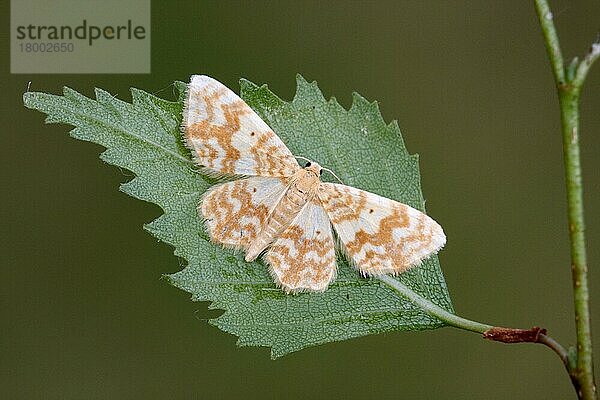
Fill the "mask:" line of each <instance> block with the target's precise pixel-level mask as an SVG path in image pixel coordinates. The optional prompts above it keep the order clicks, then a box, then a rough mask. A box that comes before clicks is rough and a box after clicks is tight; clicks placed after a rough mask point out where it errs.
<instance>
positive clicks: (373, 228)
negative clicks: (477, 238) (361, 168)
mask: <svg viewBox="0 0 600 400" xmlns="http://www.w3.org/2000/svg"><path fill="white" fill-rule="evenodd" d="M318 193H319V198H320V200H321V204H322V205H323V208H324V209H325V211H326V212H327V215H328V216H329V218H330V219H331V223H332V224H333V227H334V228H335V231H336V232H337V235H338V238H339V240H340V241H341V243H342V245H343V249H344V250H345V251H346V253H347V255H348V256H349V259H350V261H351V262H352V263H353V264H354V265H355V266H356V267H357V268H358V270H359V271H360V272H361V273H363V274H365V275H381V274H399V273H402V272H404V271H406V270H407V269H409V268H410V267H412V266H415V265H418V264H420V263H421V261H422V260H424V259H425V258H427V257H428V256H430V255H431V254H434V253H437V251H438V250H440V249H441V248H442V247H443V246H444V244H445V243H446V236H445V235H444V231H443V230H442V227H441V226H440V225H439V224H438V223H437V222H435V221H434V220H433V219H432V218H430V217H428V216H427V215H425V214H424V213H422V212H420V211H418V210H416V209H414V208H412V207H409V206H407V205H406V204H402V203H399V202H397V201H394V200H390V199H388V198H385V197H382V196H378V195H376V194H373V193H370V192H367V191H364V190H360V189H356V188H353V187H350V186H345V185H340V184H335V183H322V184H321V186H320V187H319V192H318Z"/></svg>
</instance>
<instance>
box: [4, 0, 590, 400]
mask: <svg viewBox="0 0 600 400" xmlns="http://www.w3.org/2000/svg"><path fill="white" fill-rule="evenodd" d="M551 6H552V8H553V11H554V16H555V20H556V24H557V28H558V30H559V34H560V38H561V40H562V45H563V49H564V52H565V53H566V55H568V56H569V58H570V57H572V56H574V55H581V54H583V53H584V52H585V51H586V50H587V48H588V46H589V45H590V43H591V41H592V40H594V38H595V37H596V34H597V31H598V28H599V27H600V2H598V1H592V0H590V1H552V2H551ZM1 7H2V8H1V10H2V18H3V22H4V28H3V31H4V35H2V36H1V37H0V40H1V41H2V46H0V51H1V52H2V71H1V73H2V76H1V78H0V81H1V82H2V94H1V96H0V100H1V102H2V108H1V109H2V114H3V118H2V123H3V124H4V125H5V128H4V129H3V133H2V145H1V147H0V149H1V150H0V151H1V158H0V160H1V161H0V162H1V166H2V168H1V171H2V173H1V179H2V185H1V187H2V189H1V196H2V203H1V207H0V212H1V218H2V219H1V223H2V230H1V232H2V238H1V241H0V246H1V247H2V266H1V268H0V279H1V282H2V289H1V292H0V312H1V320H2V327H1V333H0V335H1V336H0V338H1V342H0V347H1V355H0V365H1V376H0V391H1V392H0V393H2V394H4V396H3V397H4V398H11V399H12V398H15V399H41V398H44V399H46V398H48V399H58V398H61V399H62V398H64V399H82V398H90V399H92V398H128V399H129V398H131V399H133V398H182V399H183V398H233V397H240V398H241V397H243V398H282V397H286V398H325V397H327V398H371V397H373V398H424V399H435V398H449V399H479V398H489V399H505V398H508V397H510V398H536V399H537V398H539V399H564V398H574V393H573V391H572V388H571V386H570V383H569V380H568V378H567V375H566V373H565V372H564V371H563V366H562V365H561V363H560V362H559V360H558V358H557V357H556V355H555V354H554V353H552V352H551V351H549V350H548V349H546V348H544V347H542V346H537V345H527V344H523V345H511V346H509V345H502V344H498V343H489V342H486V341H484V340H482V339H481V338H480V337H479V336H478V335H476V334H473V333H468V332H464V331H459V330H456V329H452V328H444V329H440V330H437V331H427V332H407V333H389V334H384V335H377V336H370V337H364V338H360V339H355V340H349V341H346V342H342V343H335V344H327V345H323V346H319V347H314V348H310V349H307V350H304V351H301V352H299V353H295V354H292V355H290V356H287V357H284V358H283V359H280V360H277V361H271V360H270V359H269V350H268V349H265V348H242V349H240V348H237V347H236V346H235V341H236V339H235V337H233V336H230V335H228V334H225V333H223V332H221V331H219V330H218V329H216V328H214V327H212V326H210V325H209V324H208V323H207V322H206V319H207V318H210V317H211V316H213V315H215V313H214V312H208V311H207V304H206V303H192V302H191V301H190V300H189V295H188V294H186V293H184V292H181V291H178V290H177V289H175V288H173V287H171V286H169V285H168V284H167V283H166V282H165V281H162V280H160V276H161V274H163V273H169V272H174V271H177V270H179V269H180V268H181V265H180V261H179V260H178V259H177V258H176V257H175V256H174V255H173V254H172V249H171V248H169V246H167V245H165V244H162V243H158V242H157V241H156V240H155V239H154V238H153V237H151V236H150V235H149V234H148V233H147V232H145V231H144V230H143V229H142V224H144V223H146V222H149V221H150V220H152V219H154V218H156V217H157V216H158V215H159V214H160V210H159V208H158V207H156V206H153V205H150V204H146V203H142V202H140V201H137V200H134V199H132V198H130V197H128V196H126V195H125V194H123V193H121V192H119V191H118V190H117V187H118V185H119V183H122V182H125V181H127V180H129V179H130V178H131V176H130V174H129V173H128V172H127V171H122V170H119V169H117V168H114V167H111V166H107V165H106V164H104V163H103V162H102V161H100V159H99V158H98V154H99V152H100V151H101V148H100V147H98V146H96V145H92V144H89V143H83V142H79V141H76V140H73V139H71V138H69V137H68V135H67V131H68V129H69V128H68V127H66V126H60V125H48V126H45V125H44V124H43V119H44V116H43V115H42V114H40V113H38V112H35V111H31V110H27V109H25V108H24V107H23V105H22V100H21V96H22V93H23V92H24V91H25V90H26V88H27V83H28V82H29V81H31V90H35V91H46V92H51V93H59V92H60V91H61V88H62V86H63V85H68V86H70V87H73V88H75V89H77V90H79V91H81V92H83V93H84V94H87V95H92V94H93V88H94V87H95V86H97V87H101V88H104V89H106V90H108V91H109V92H111V93H113V94H116V95H117V96H118V97H119V98H122V99H126V100H129V99H130V94H129V89H128V88H129V87H131V86H133V87H138V88H142V89H144V90H146V91H149V92H154V93H156V94H157V95H159V96H161V97H164V98H168V99H173V89H172V86H170V85H171V83H172V81H174V80H184V81H185V80H187V79H188V78H189V76H190V75H191V74H197V73H202V74H208V75H211V76H213V77H215V78H217V79H218V80H220V81H222V82H223V83H225V84H226V85H227V86H230V87H232V88H234V90H236V91H237V88H238V85H237V80H238V79H239V77H245V78H248V79H250V80H252V81H254V82H256V83H264V82H266V83H268V84H269V86H270V87H271V89H272V90H273V91H274V92H275V93H277V94H279V95H280V96H281V97H282V98H284V99H290V98H291V97H292V96H293V94H294V86H295V74H296V73H297V72H300V73H302V74H303V75H304V76H305V77H306V78H307V79H309V80H313V79H315V80H317V81H318V82H319V85H320V87H321V89H322V90H323V92H324V94H325V95H326V97H329V96H336V97H337V98H338V100H339V101H340V102H341V103H342V104H343V105H345V106H346V107H347V106H349V104H350V99H351V92H352V91H357V92H359V93H361V94H362V95H364V96H365V97H367V98H368V99H370V100H378V101H379V102H380V107H381V111H382V113H383V116H384V118H385V119H386V120H388V121H390V120H392V119H398V120H399V124H400V127H401V129H402V132H403V134H404V138H405V141H406V143H407V146H408V148H409V150H410V151H411V152H413V153H419V154H420V156H421V171H422V182H423V190H424V194H425V197H426V198H427V208H428V211H429V213H430V214H431V215H434V216H435V218H436V219H437V220H438V221H439V222H440V223H441V224H442V225H443V226H444V229H445V231H446V233H447V235H448V245H447V247H446V249H445V250H443V251H442V252H441V255H440V259H441V263H442V267H443V269H444V272H445V275H446V279H447V282H448V286H449V289H450V293H451V295H452V298H453V301H454V305H455V308H456V310H457V312H458V313H459V314H461V315H464V316H466V317H468V318H472V319H475V320H479V321H482V322H488V323H491V324H496V325H506V326H516V327H530V326H532V325H540V326H544V327H547V328H548V329H549V332H550V333H551V334H552V335H553V336H554V337H555V338H557V339H558V340H559V341H561V342H562V343H563V344H570V343H573V341H574V324H573V317H572V294H571V283H570V269H569V252H568V237H567V230H566V216H565V189H564V184H563V167H562V148H561V136H560V131H559V129H560V125H559V117H558V105H557V98H556V95H555V93H554V88H553V81H552V76H551V72H550V67H549V65H548V61H547V58H546V54H545V49H544V46H543V43H542V38H541V34H540V29H539V27H538V25H537V20H536V16H535V13H534V8H533V5H532V4H531V2H528V1H512V2H508V1H502V2H464V1H460V2H459V1H453V2H449V1H427V2H418V1H403V2H393V1H390V2H373V3H371V2H324V1H316V2H306V1H298V2H277V3H271V2H269V3H267V2H260V3H258V2H204V1H203V2H197V1H191V0H190V1H181V2H177V3H171V4H167V2H159V1H155V2H153V4H152V73H151V74H149V75H10V74H9V46H8V26H9V12H8V11H9V8H8V7H9V5H8V1H3V2H2V5H1ZM599 89H600V65H596V66H595V68H593V69H592V71H591V73H590V76H589V78H588V82H587V83H586V86H585V90H584V92H583V95H582V117H581V125H582V127H581V140H582V146H583V147H582V157H583V158H582V160H583V167H584V176H583V178H584V182H585V184H586V191H585V201H586V217H587V227H588V249H589V257H590V270H591V285H592V295H593V304H592V307H593V310H592V312H593V316H594V317H595V318H594V330H595V332H596V334H597V336H596V337H600V336H599V335H600V318H597V317H596V316H597V314H596V312H597V310H599V309H600V296H599V295H598V293H597V292H596V291H595V290H594V289H596V288H598V287H599V282H598V276H599V274H598V273H597V268H598V267H599V265H600V263H599V260H600V250H599V247H600V246H599V243H600V224H599V223H598V222H599V219H600V193H599V191H598V180H599V177H600V173H599V170H600V157H599V156H600V150H599V149H600V135H599V134H600V112H599V110H600V90H599ZM217 314H218V313H217ZM595 345H596V349H597V353H596V364H597V365H600V363H599V362H600V357H598V354H600V353H599V352H600V341H598V340H596V341H595Z"/></svg>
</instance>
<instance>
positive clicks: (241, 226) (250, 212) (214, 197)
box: [200, 177, 286, 249]
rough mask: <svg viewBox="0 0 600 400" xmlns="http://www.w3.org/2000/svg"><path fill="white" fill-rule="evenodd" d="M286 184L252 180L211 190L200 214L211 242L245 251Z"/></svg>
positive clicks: (277, 180) (267, 180)
mask: <svg viewBox="0 0 600 400" xmlns="http://www.w3.org/2000/svg"><path fill="white" fill-rule="evenodd" d="M285 189H286V184H285V182H284V181H283V180H282V179H280V178H268V177H251V178H246V179H239V180H236V181H232V182H227V183H224V184H221V185H217V186H214V187H213V188H211V189H210V190H209V191H208V192H207V193H206V194H205V195H204V197H203V198H202V202H201V203H200V212H201V214H202V216H203V217H204V219H205V221H206V225H207V228H208V233H209V235H210V237H211V239H212V241H213V242H216V243H220V244H222V245H224V246H226V247H229V248H234V249H247V248H248V246H250V243H252V241H253V240H254V239H256V236H257V235H258V233H259V232H260V230H261V229H262V227H263V225H264V223H265V220H266V219H267V216H268V215H269V212H270V211H271V209H272V208H273V207H275V205H276V204H277V203H278V202H279V200H280V199H281V196H282V195H283V193H284V192H285Z"/></svg>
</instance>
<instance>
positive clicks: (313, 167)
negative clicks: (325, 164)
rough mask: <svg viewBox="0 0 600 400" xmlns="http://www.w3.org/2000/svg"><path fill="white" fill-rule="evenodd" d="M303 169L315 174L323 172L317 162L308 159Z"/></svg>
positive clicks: (319, 174)
mask: <svg viewBox="0 0 600 400" xmlns="http://www.w3.org/2000/svg"><path fill="white" fill-rule="evenodd" d="M304 170H305V171H307V172H311V173H313V174H315V176H321V174H322V173H323V168H321V166H320V165H319V164H317V163H316V162H313V161H308V162H307V163H306V164H305V165H304Z"/></svg>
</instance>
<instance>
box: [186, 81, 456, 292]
mask: <svg viewBox="0 0 600 400" xmlns="http://www.w3.org/2000/svg"><path fill="white" fill-rule="evenodd" d="M182 131H183V136H184V140H185V143H186V145H187V146H188V147H189V149H190V150H191V152H192V155H193V158H194V160H195V162H196V163H197V164H198V165H199V167H201V170H202V171H203V172H204V173H208V174H211V175H215V176H219V177H223V176H225V177H232V178H239V179H235V180H231V181H229V182H226V183H221V184H218V185H216V186H214V187H212V188H211V189H210V190H209V191H207V192H206V193H205V194H204V196H203V197H202V199H201V202H200V205H199V206H198V209H199V213H200V214H201V216H202V218H203V219H204V220H205V223H206V227H207V230H208V233H209V235H210V238H211V240H212V241H213V242H215V243H218V244H220V245H222V246H224V247H227V248H232V249H236V250H243V251H244V252H245V260H246V261H248V262H250V261H253V260H255V259H256V258H257V257H259V255H261V254H264V261H265V262H266V264H267V265H268V267H269V271H270V273H271V275H272V277H273V279H274V281H275V283H276V284H277V285H278V286H279V287H281V288H282V289H283V290H284V291H286V292H288V293H290V292H291V293H296V292H305V291H308V292H322V291H324V290H326V289H327V287H328V285H329V284H330V283H331V282H332V280H333V279H335V276H336V252H335V243H334V234H333V229H335V232H336V233H337V239H338V241H339V246H340V248H341V249H342V251H343V252H344V253H345V255H346V257H347V259H348V260H349V261H350V263H351V264H352V265H353V266H354V267H355V268H356V269H358V271H360V273H362V274H363V275H364V276H370V275H381V274H399V273H402V272H404V271H406V270H407V269H409V268H410V267H412V266H415V265H418V264H420V263H421V261H422V260H424V259H425V258H427V257H428V256H430V255H431V254H434V253H436V252H437V251H438V250H439V249H441V248H442V247H443V246H444V244H445V243H446V236H445V235H444V231H443V230H442V227H441V226H440V225H439V224H438V223H437V222H435V221H434V220H433V219H432V218H430V217H428V216H427V215H425V214H424V213H422V212H420V211H418V210H416V209H414V208H412V207H409V206H407V205H405V204H402V203H399V202H397V201H394V200H391V199H388V198H385V197H381V196H378V195H376V194H374V193H369V192H367V191H364V190H360V189H357V188H354V187H350V186H346V185H343V184H338V183H328V182H322V181H321V174H322V172H323V168H322V167H321V166H320V165H319V164H318V163H316V162H312V161H309V162H308V163H306V165H305V166H304V167H301V166H300V165H299V164H298V161H297V159H296V157H294V155H293V154H292V153H291V151H290V150H289V149H288V148H287V147H286V146H285V144H283V142H282V141H281V139H280V138H279V137H278V136H277V135H276V134H275V133H274V132H273V130H272V129H271V128H269V126H268V125H267V124H266V123H265V122H264V121H263V120H262V119H261V118H260V117H259V116H258V115H257V114H256V113H255V112H254V111H253V110H252V109H251V108H250V107H249V106H248V105H247V104H246V103H245V102H244V101H243V100H242V99H240V98H239V97H238V96H237V95H236V94H235V93H233V92H232V91H231V90H229V89H228V88H227V87H225V86H224V85H223V84H221V83H220V82H218V81H216V80H214V79H212V78H210V77H208V76H200V75H194V76H192V78H191V81H190V83H189V85H188V90H187V94H186V101H185V107H184V112H183V121H182ZM298 158H302V157H298Z"/></svg>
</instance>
